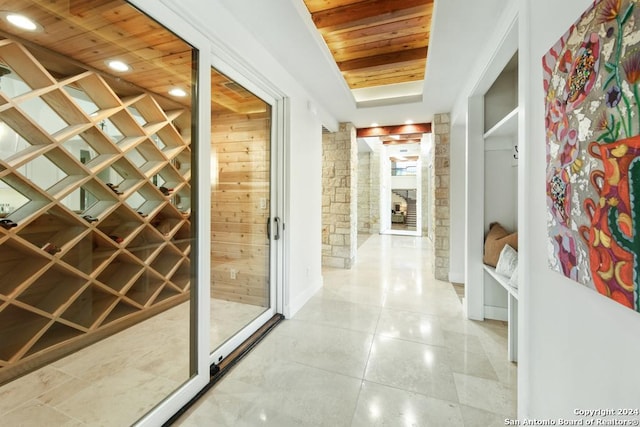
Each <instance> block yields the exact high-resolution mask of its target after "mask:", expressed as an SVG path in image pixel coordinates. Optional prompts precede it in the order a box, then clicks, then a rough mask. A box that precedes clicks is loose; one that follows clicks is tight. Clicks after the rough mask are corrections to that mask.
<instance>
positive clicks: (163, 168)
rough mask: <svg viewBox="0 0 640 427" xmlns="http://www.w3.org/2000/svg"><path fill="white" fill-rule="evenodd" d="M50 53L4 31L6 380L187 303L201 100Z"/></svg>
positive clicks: (0, 54)
mask: <svg viewBox="0 0 640 427" xmlns="http://www.w3.org/2000/svg"><path fill="white" fill-rule="evenodd" d="M49 56H50V55H41V54H34V53H33V49H32V48H31V46H29V45H28V44H25V43H22V42H20V41H19V40H13V39H11V38H5V39H2V40H0V74H2V77H0V127H2V130H1V131H2V132H9V137H7V138H6V139H5V141H9V142H10V143H9V142H5V143H3V145H0V277H2V280H1V281H0V383H4V382H6V381H8V380H10V379H12V378H14V377H16V376H18V375H21V374H22V373H24V372H26V371H27V370H30V369H33V368H34V367H36V366H38V365H42V364H43V363H46V362H48V361H50V360H53V359H56V358H59V357H61V356H63V355H65V354H68V353H69V352H71V351H74V350H76V349H78V348H80V347H82V346H85V345H88V344H90V343H91V342H94V341H96V340H98V339H101V338H103V337H105V336H107V335H108V334H111V333H114V332H115V331H117V330H120V329H122V328H125V327H127V326H128V325H131V324H134V323H136V322H138V321H141V320H143V319H145V318H147V317H149V316H152V315H154V314H155V313H158V312H160V311H162V310H165V309H167V308H169V307H172V306H174V305H176V304H179V303H181V302H184V301H187V300H188V299H189V291H190V280H191V263H190V251H191V222H190V215H191V185H190V178H191V161H192V160H191V159H192V152H191V147H190V144H191V139H190V135H191V112H190V110H189V109H188V108H187V107H185V106H184V105H180V104H179V103H174V104H171V103H170V102H167V100H166V99H162V100H160V99H158V96H157V95H155V94H152V93H149V92H147V91H145V90H142V89H136V90H132V89H131V87H129V86H127V91H121V90H118V89H115V88H114V85H115V86H117V85H118V84H122V83H121V82H118V81H117V80H111V79H109V78H108V76H107V77H105V76H103V75H102V74H101V73H99V72H97V71H94V70H93V69H91V68H88V67H87V69H85V70H80V71H79V72H74V73H73V74H71V75H67V74H61V73H53V72H50V71H49V69H48V67H47V64H45V63H43V62H46V61H50V58H49ZM42 58H44V59H42ZM77 68H78V67H76V69H77ZM136 88H137V87H136ZM123 92H127V93H126V95H122V93H123Z"/></svg>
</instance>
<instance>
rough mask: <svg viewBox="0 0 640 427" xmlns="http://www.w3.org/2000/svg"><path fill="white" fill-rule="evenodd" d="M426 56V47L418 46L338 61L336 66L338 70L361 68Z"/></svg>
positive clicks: (408, 60) (419, 58)
mask: <svg viewBox="0 0 640 427" xmlns="http://www.w3.org/2000/svg"><path fill="white" fill-rule="evenodd" d="M426 57H427V48H426V47H418V48H415V49H408V50H401V51H398V52H389V53H383V54H381V55H375V56H369V57H366V58H358V59H352V60H350V61H342V62H338V68H339V69H340V71H353V70H363V69H366V68H374V67H380V66H383V65H385V66H388V65H389V64H397V63H401V62H411V61H416V60H421V59H426Z"/></svg>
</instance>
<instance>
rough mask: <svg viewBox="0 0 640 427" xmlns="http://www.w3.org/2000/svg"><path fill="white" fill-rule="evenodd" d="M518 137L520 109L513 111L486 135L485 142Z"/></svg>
mask: <svg viewBox="0 0 640 427" xmlns="http://www.w3.org/2000/svg"><path fill="white" fill-rule="evenodd" d="M517 135H518V107H516V108H514V109H513V110H511V111H510V112H509V113H508V114H507V115H506V116H504V117H503V118H502V119H500V121H499V122H498V123H496V124H495V125H494V126H493V127H491V129H489V130H487V131H486V132H485V133H484V139H485V141H486V140H488V139H490V138H504V137H514V136H517Z"/></svg>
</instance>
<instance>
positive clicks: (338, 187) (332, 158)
mask: <svg viewBox="0 0 640 427" xmlns="http://www.w3.org/2000/svg"><path fill="white" fill-rule="evenodd" d="M357 184H358V145H357V143H356V128H355V127H354V126H353V124H351V123H341V124H340V128H339V130H338V132H334V133H329V134H324V135H323V138H322V265H323V266H326V267H338V268H351V266H352V265H353V263H354V262H355V257H356V250H357V246H358V200H357Z"/></svg>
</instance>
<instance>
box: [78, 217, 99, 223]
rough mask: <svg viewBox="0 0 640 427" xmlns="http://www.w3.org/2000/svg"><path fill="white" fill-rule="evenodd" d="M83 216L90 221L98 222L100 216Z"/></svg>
mask: <svg viewBox="0 0 640 427" xmlns="http://www.w3.org/2000/svg"><path fill="white" fill-rule="evenodd" d="M82 218H84V219H85V220H86V221H87V222H89V223H92V222H96V221H97V220H98V218H95V217H93V216H91V215H83V216H82Z"/></svg>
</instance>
